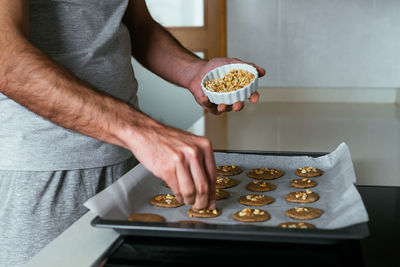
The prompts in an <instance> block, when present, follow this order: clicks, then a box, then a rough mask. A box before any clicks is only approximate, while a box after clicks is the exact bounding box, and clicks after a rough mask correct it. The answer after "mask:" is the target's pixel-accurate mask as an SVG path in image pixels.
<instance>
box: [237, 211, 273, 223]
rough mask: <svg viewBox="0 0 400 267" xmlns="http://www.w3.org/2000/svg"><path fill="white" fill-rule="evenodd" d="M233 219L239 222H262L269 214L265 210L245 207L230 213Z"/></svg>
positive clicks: (267, 218)
mask: <svg viewBox="0 0 400 267" xmlns="http://www.w3.org/2000/svg"><path fill="white" fill-rule="evenodd" d="M232 217H233V219H235V220H237V221H241V222H264V221H267V220H269V218H270V215H269V213H268V212H266V211H265V210H260V209H250V208H245V209H243V210H240V211H238V212H236V213H234V214H233V215H232Z"/></svg>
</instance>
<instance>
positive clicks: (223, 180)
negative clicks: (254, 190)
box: [215, 176, 241, 189]
mask: <svg viewBox="0 0 400 267" xmlns="http://www.w3.org/2000/svg"><path fill="white" fill-rule="evenodd" d="M240 182H241V181H240V180H237V179H234V178H228V177H219V176H217V180H216V182H215V188H217V189H223V188H230V187H234V186H237V185H238V184H240Z"/></svg>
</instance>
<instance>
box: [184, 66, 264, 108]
mask: <svg viewBox="0 0 400 267" xmlns="http://www.w3.org/2000/svg"><path fill="white" fill-rule="evenodd" d="M232 63H245V64H250V65H252V66H254V67H255V68H256V69H257V71H258V76H259V77H263V76H264V75H265V69H263V68H261V67H259V66H257V65H255V64H253V63H248V62H243V61H241V60H239V59H236V58H213V59H211V60H210V61H204V62H202V64H199V67H198V71H197V73H196V75H195V76H194V77H193V79H192V80H191V81H190V83H189V85H188V89H189V90H190V92H192V94H193V96H194V98H195V99H196V101H197V103H199V104H200V105H201V106H203V107H204V108H205V109H207V110H209V111H210V112H211V113H213V114H216V115H218V114H221V113H222V112H227V111H232V110H233V111H239V110H241V109H242V108H243V107H244V102H242V101H240V102H236V103H234V104H233V105H225V104H219V105H216V104H214V103H211V102H210V101H209V99H208V97H207V96H206V95H205V94H204V92H203V90H202V88H201V79H203V77H204V75H205V74H206V73H207V72H209V71H210V70H212V69H214V68H217V67H219V66H222V65H226V64H232ZM258 99H259V94H258V92H255V93H254V94H252V95H251V96H250V99H249V100H250V103H253V104H254V103H257V102H258Z"/></svg>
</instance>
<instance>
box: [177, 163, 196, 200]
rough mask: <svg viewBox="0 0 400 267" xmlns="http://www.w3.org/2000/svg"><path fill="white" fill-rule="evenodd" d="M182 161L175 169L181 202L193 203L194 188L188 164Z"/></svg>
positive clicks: (194, 196) (194, 198)
mask: <svg viewBox="0 0 400 267" xmlns="http://www.w3.org/2000/svg"><path fill="white" fill-rule="evenodd" d="M185 165H186V164H185V163H184V162H180V163H179V164H178V166H177V169H176V175H177V180H178V184H179V188H180V191H181V194H182V198H183V203H185V204H188V205H193V204H194V203H195V200H196V188H195V185H194V181H193V179H192V175H191V173H190V171H189V166H188V165H186V166H185Z"/></svg>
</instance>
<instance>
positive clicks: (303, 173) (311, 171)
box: [296, 166, 324, 177]
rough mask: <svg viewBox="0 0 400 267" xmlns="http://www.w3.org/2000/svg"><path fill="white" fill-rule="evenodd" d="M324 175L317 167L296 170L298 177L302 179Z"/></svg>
mask: <svg viewBox="0 0 400 267" xmlns="http://www.w3.org/2000/svg"><path fill="white" fill-rule="evenodd" d="M322 174H324V171H323V170H320V169H317V168H315V167H312V166H310V167H301V168H298V169H297V170H296V175H297V176H300V177H317V176H321V175H322Z"/></svg>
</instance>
